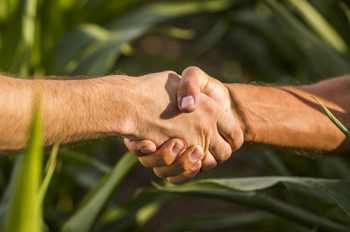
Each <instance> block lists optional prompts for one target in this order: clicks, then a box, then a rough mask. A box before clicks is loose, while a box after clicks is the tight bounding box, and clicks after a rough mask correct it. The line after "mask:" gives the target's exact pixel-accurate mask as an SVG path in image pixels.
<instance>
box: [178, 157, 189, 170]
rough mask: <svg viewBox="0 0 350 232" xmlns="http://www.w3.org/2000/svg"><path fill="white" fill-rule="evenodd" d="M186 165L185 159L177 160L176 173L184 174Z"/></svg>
mask: <svg viewBox="0 0 350 232" xmlns="http://www.w3.org/2000/svg"><path fill="white" fill-rule="evenodd" d="M186 164H187V162H186V160H185V159H179V160H178V168H177V169H178V171H179V172H184V171H186V170H187V168H186V166H187V165H186Z"/></svg>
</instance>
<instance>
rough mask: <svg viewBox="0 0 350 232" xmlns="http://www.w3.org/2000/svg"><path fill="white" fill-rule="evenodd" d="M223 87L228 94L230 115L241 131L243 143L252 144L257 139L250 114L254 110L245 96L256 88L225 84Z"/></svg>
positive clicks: (255, 127)
mask: <svg viewBox="0 0 350 232" xmlns="http://www.w3.org/2000/svg"><path fill="white" fill-rule="evenodd" d="M225 86H226V87H227V89H228V90H229V94H230V102H231V115H232V116H233V117H234V118H235V120H236V122H237V123H238V124H239V125H240V127H241V129H242V132H243V136H244V142H254V140H256V138H257V130H258V127H257V125H253V124H254V120H253V117H252V112H254V109H253V108H252V107H253V106H252V105H251V104H250V102H249V100H248V99H247V97H246V95H247V94H249V92H251V91H254V89H255V88H256V86H250V85H247V84H225Z"/></svg>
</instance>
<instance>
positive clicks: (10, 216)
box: [3, 102, 43, 232]
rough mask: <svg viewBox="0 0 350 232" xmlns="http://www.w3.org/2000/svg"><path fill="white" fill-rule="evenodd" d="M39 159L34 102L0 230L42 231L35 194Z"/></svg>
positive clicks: (40, 149)
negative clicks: (32, 116) (26, 136)
mask: <svg viewBox="0 0 350 232" xmlns="http://www.w3.org/2000/svg"><path fill="white" fill-rule="evenodd" d="M42 162H43V145H42V132H41V122H40V112H39V106H38V102H37V104H36V107H35V114H34V119H33V125H32V129H31V133H30V139H29V141H28V146H27V148H26V151H25V152H24V154H23V155H19V156H18V157H17V159H16V163H17V165H16V168H15V171H14V172H13V173H12V175H13V177H12V183H11V185H10V189H9V193H8V194H9V199H8V202H9V203H8V207H7V210H6V216H5V220H4V223H3V230H4V231H6V232H13V231H18V232H21V231H23V232H24V231H28V230H29V231H38V232H39V231H42V229H41V225H40V223H41V220H42V215H41V213H40V212H41V209H40V207H41V198H40V195H39V194H38V191H39V188H40V179H41V173H42V171H41V168H40V167H41V166H42Z"/></svg>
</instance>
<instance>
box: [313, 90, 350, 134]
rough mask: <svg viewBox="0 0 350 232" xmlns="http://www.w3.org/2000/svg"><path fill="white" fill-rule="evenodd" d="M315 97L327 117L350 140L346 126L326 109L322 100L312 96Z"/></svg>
mask: <svg viewBox="0 0 350 232" xmlns="http://www.w3.org/2000/svg"><path fill="white" fill-rule="evenodd" d="M311 97H313V98H314V99H315V100H316V101H318V103H320V105H321V107H322V109H323V110H324V112H325V113H326V115H327V116H328V118H329V119H330V120H331V121H332V122H333V123H334V125H336V126H337V127H338V128H339V130H341V132H343V133H344V135H345V136H346V137H347V138H348V139H350V132H349V131H348V130H347V129H346V128H345V126H343V124H341V123H340V122H339V121H338V119H337V118H336V117H334V115H333V114H332V113H331V112H330V111H329V110H328V109H327V107H325V106H324V105H323V104H322V102H321V101H320V100H318V99H317V97H315V96H311Z"/></svg>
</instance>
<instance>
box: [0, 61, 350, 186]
mask: <svg viewBox="0 0 350 232" xmlns="http://www.w3.org/2000/svg"><path fill="white" fill-rule="evenodd" d="M34 82H37V83H38V84H39V83H40V85H41V87H42V91H43V92H42V111H43V114H42V115H43V120H42V121H43V131H44V141H45V146H46V147H50V146H52V145H53V144H54V143H55V142H56V141H57V139H58V138H59V137H61V136H62V135H64V136H65V140H64V141H63V145H67V144H74V143H77V142H80V141H85V140H90V139H97V138H102V137H107V136H119V135H121V136H123V137H124V138H125V144H126V146H127V147H128V148H129V149H130V150H131V151H132V152H133V153H134V154H135V155H137V156H138V157H139V159H140V162H141V163H142V164H143V165H144V166H146V167H153V168H154V172H155V173H156V175H157V176H159V177H162V178H164V177H167V178H168V180H169V182H170V183H173V184H179V183H183V182H186V181H188V180H191V179H192V178H194V177H195V176H196V175H198V174H199V172H200V170H201V171H209V170H210V169H212V168H214V167H215V166H216V165H217V163H220V162H224V161H225V160H227V159H228V158H229V157H230V155H231V153H232V151H234V150H237V149H238V148H239V147H240V146H241V145H242V144H243V142H249V143H258V144H265V145H270V146H278V147H283V148H289V149H293V150H299V151H306V152H308V151H311V152H317V153H330V152H332V154H336V153H338V154H347V153H348V152H349V151H350V142H349V141H348V140H346V138H345V136H344V134H343V133H342V132H341V131H339V130H338V128H337V127H336V126H334V125H333V123H332V122H331V121H330V120H329V118H328V117H327V116H326V115H325V114H324V113H323V111H322V109H321V108H320V106H319V105H318V104H316V103H314V102H312V100H313V99H312V98H311V97H310V95H314V96H316V97H317V98H319V99H320V100H321V101H323V102H324V104H325V105H326V107H328V108H329V109H331V110H332V111H333V114H334V115H335V117H336V118H338V119H339V120H340V121H341V122H342V123H343V124H344V125H345V126H346V127H350V117H349V114H348V113H346V112H350V105H349V104H348V103H349V96H350V95H349V94H348V92H349V88H350V84H349V83H350V76H343V77H338V78H333V79H329V80H326V81H321V82H318V83H315V84H311V85H303V86H280V87H264V86H255V85H247V84H223V83H221V82H220V81H218V80H216V79H214V78H211V77H210V76H208V75H207V74H205V73H204V72H203V71H202V70H200V69H199V68H196V67H189V68H187V69H185V70H184V71H183V73H182V76H179V75H177V74H176V73H174V72H170V71H168V72H161V73H153V74H149V75H145V76H141V77H137V78H135V77H128V76H123V75H120V76H118V77H116V76H105V77H100V78H93V79H83V80H38V81H33V80H23V79H17V78H10V77H7V76H4V75H1V74H0V108H1V109H2V111H1V114H0V154H8V153H15V152H18V151H20V150H22V149H23V148H24V147H25V146H26V143H27V141H28V133H27V132H28V129H29V128H30V125H31V118H30V117H28V115H32V110H33V100H34V87H33V86H34V84H35V83H34Z"/></svg>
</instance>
